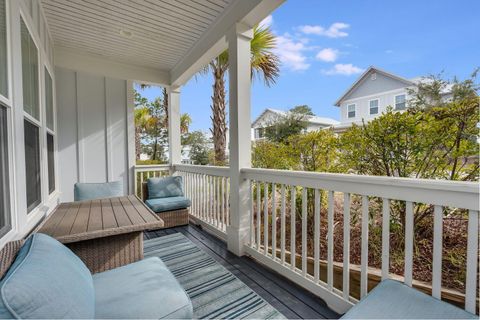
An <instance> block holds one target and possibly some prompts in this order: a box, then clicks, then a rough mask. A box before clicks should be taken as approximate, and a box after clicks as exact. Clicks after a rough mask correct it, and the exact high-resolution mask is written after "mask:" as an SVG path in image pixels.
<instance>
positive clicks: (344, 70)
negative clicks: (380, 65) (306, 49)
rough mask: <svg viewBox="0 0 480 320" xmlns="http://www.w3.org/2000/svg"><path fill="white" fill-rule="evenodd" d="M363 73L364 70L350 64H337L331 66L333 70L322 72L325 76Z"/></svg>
mask: <svg viewBox="0 0 480 320" xmlns="http://www.w3.org/2000/svg"><path fill="white" fill-rule="evenodd" d="M363 71H364V69H362V68H359V67H356V66H354V65H353V64H351V63H348V64H342V63H337V64H336V65H334V66H333V68H331V69H329V70H324V71H323V73H324V74H327V75H336V74H340V75H344V76H350V75H352V74H358V73H362V72H363Z"/></svg>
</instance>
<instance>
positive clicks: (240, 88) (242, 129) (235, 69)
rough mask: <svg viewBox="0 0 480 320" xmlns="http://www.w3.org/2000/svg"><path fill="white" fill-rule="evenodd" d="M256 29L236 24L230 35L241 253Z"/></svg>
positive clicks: (234, 231)
mask: <svg viewBox="0 0 480 320" xmlns="http://www.w3.org/2000/svg"><path fill="white" fill-rule="evenodd" d="M252 38H253V30H252V29H251V27H249V26H246V25H244V24H236V25H235V26H234V27H233V28H232V29H231V30H230V31H229V32H228V34H227V39H228V53H229V61H230V67H229V100H230V110H229V111H230V112H229V116H230V118H229V120H230V130H229V135H230V226H229V227H228V228H227V237H228V241H227V244H228V250H230V251H231V252H233V253H234V254H236V255H238V256H241V255H243V254H244V245H245V244H246V242H247V240H248V234H249V228H250V224H249V217H250V210H251V209H250V205H249V204H250V202H249V201H251V199H250V188H249V182H248V181H247V180H245V179H242V177H241V169H242V168H250V167H251V132H250V91H251V89H250V88H251V79H250V41H251V39H252Z"/></svg>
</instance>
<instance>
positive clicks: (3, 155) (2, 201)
mask: <svg viewBox="0 0 480 320" xmlns="http://www.w3.org/2000/svg"><path fill="white" fill-rule="evenodd" d="M7 124H8V123H7V108H6V107H4V106H3V105H1V104H0V237H2V236H3V235H4V234H6V233H7V232H8V231H9V230H10V185H9V179H8V175H9V173H8V135H7Z"/></svg>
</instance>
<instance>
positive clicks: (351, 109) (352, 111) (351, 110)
mask: <svg viewBox="0 0 480 320" xmlns="http://www.w3.org/2000/svg"><path fill="white" fill-rule="evenodd" d="M347 111H348V118H355V104H349V105H348V106H347Z"/></svg>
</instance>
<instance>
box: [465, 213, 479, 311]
mask: <svg viewBox="0 0 480 320" xmlns="http://www.w3.org/2000/svg"><path fill="white" fill-rule="evenodd" d="M467 237H468V238H467V282H466V288H465V310H467V311H468V312H470V313H473V314H475V312H476V302H477V301H476V300H477V297H478V295H477V284H478V279H477V268H478V211H473V210H470V211H469V213H468V234H467Z"/></svg>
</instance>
